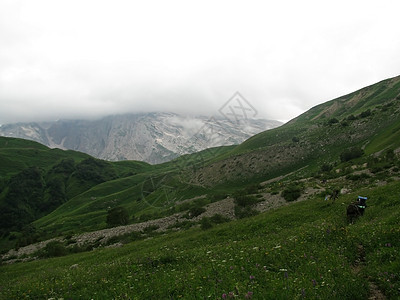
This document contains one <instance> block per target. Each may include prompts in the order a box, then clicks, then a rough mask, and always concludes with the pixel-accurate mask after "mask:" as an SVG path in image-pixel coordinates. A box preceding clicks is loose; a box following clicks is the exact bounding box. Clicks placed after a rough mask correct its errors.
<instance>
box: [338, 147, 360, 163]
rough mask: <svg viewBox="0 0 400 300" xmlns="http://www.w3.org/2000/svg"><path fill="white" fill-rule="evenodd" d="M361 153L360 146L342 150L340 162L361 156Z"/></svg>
mask: <svg viewBox="0 0 400 300" xmlns="http://www.w3.org/2000/svg"><path fill="white" fill-rule="evenodd" d="M363 154H364V151H363V150H362V149H361V148H358V147H352V148H349V149H346V150H344V151H343V152H342V153H341V154H340V160H341V161H342V162H346V161H349V160H352V159H355V158H358V157H361V156H363Z"/></svg>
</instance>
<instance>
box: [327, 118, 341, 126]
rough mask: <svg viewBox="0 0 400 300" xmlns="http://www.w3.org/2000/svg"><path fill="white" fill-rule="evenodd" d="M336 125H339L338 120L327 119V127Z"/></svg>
mask: <svg viewBox="0 0 400 300" xmlns="http://www.w3.org/2000/svg"><path fill="white" fill-rule="evenodd" d="M336 123H339V120H338V119H336V118H332V119H329V121H328V124H329V125H332V124H336Z"/></svg>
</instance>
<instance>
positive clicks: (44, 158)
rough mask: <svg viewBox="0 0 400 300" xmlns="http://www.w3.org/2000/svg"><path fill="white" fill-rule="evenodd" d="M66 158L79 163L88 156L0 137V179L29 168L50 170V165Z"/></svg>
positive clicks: (26, 141)
mask: <svg viewBox="0 0 400 300" xmlns="http://www.w3.org/2000/svg"><path fill="white" fill-rule="evenodd" d="M68 157H70V158H73V159H74V160H76V161H81V160H83V159H85V158H87V157H89V155H87V154H84V153H81V152H76V151H63V150H60V149H50V148H48V147H46V146H43V145H41V144H39V143H36V142H33V141H28V140H23V139H15V138H6V137H0V159H1V168H0V176H1V177H9V176H10V175H13V174H16V173H18V172H20V171H22V170H23V169H26V168H28V167H31V166H35V167H40V168H43V169H50V167H51V166H52V165H54V164H55V163H57V162H58V161H60V160H61V159H63V158H68Z"/></svg>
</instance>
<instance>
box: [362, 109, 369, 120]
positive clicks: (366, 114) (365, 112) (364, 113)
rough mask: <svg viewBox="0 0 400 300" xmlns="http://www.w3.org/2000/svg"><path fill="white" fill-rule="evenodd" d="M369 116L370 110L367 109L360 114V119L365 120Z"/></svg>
mask: <svg viewBox="0 0 400 300" xmlns="http://www.w3.org/2000/svg"><path fill="white" fill-rule="evenodd" d="M370 115H371V110H370V109H367V110H366V111H363V112H362V113H361V114H360V117H361V118H366V117H369V116H370Z"/></svg>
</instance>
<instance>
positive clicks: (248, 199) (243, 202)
mask: <svg viewBox="0 0 400 300" xmlns="http://www.w3.org/2000/svg"><path fill="white" fill-rule="evenodd" d="M233 198H234V199H235V203H236V204H237V205H239V206H242V207H246V206H251V205H253V204H256V203H257V202H260V200H259V199H257V198H256V197H254V196H249V195H246V193H245V192H244V191H238V192H236V193H235V194H234V195H233Z"/></svg>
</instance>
